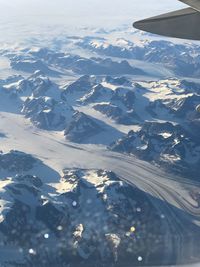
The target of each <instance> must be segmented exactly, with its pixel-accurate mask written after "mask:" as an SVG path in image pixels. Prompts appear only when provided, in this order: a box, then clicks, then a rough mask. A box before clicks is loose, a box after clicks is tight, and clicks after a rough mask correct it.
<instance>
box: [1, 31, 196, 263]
mask: <svg viewBox="0 0 200 267" xmlns="http://www.w3.org/2000/svg"><path fill="white" fill-rule="evenodd" d="M135 34H136V37H137V33H135ZM111 36H112V38H111ZM136 37H134V38H136ZM129 38H130V36H129ZM131 38H132V35H131ZM137 38H138V37H137ZM140 38H141V36H140ZM66 40H67V41H66ZM38 43H39V40H38ZM48 44H50V45H48V46H49V47H51V48H47V47H44V46H43V44H40V45H38V46H27V45H26V46H24V45H23V46H22V45H21V46H20V45H17V46H8V47H6V49H5V48H2V49H1V50H0V54H1V60H0V68H1V72H0V78H1V80H0V144H1V146H0V149H1V151H2V152H1V153H0V178H1V181H0V236H1V242H0V263H1V264H2V266H6V267H7V266H27V267H29V266H34V267H35V266H39V267H40V266H41V267H42V266H58V267H61V266H69V267H76V266H84V267H86V266H87V267H88V266H91V267H93V266H98V267H103V266H105V267H107V266H116V267H118V266H119V267H122V266H123V267H125V266H127V267H129V266H138V265H139V266H141V265H142V266H146V265H148V266H155V265H156V266H160V265H180V264H194V263H197V262H198V261H199V260H200V258H199V255H200V254H199V252H200V251H199V247H200V246H199V245H200V238H199V235H200V208H199V205H200V190H199V186H200V176H199V171H200V168H199V163H200V140H199V130H200V113H199V105H200V84H199V80H198V74H199V73H198V66H199V57H198V53H199V48H198V47H197V46H196V45H192V44H181V45H180V44H177V43H173V42H166V41H161V40H154V39H153V40H152V41H147V40H146V41H144V40H139V39H137V42H136V41H135V43H134V42H131V41H130V39H129V40H125V39H123V38H121V39H119V38H117V39H115V40H113V34H110V33H105V32H103V33H102V32H100V33H97V34H96V35H95V37H94V38H93V37H88V36H84V37H80V36H76V37H75V36H67V37H65V39H63V40H62V39H61V40H60V41H57V45H58V46H59V47H60V48H59V49H58V48H56V49H55V48H53V47H54V41H51V42H50V41H49V43H48ZM155 49H158V50H159V53H155ZM167 55H169V56H167ZM175 55H176V56H175ZM177 58H179V59H180V58H181V60H177V61H176V59H177ZM191 65H194V66H195V67H194V68H193V70H192V71H191ZM186 73H187V74H186ZM97 259H98V262H97ZM194 266H195V265H194Z"/></svg>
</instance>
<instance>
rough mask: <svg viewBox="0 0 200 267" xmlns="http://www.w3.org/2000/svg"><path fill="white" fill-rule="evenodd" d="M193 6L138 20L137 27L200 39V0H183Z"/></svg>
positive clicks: (148, 30) (169, 34) (135, 25)
mask: <svg viewBox="0 0 200 267" xmlns="http://www.w3.org/2000/svg"><path fill="white" fill-rule="evenodd" d="M181 2H184V3H186V4H188V5H190V6H191V7H192V8H185V9H182V10H178V11H174V12H170V13H167V14H163V15H160V16H156V17H152V18H149V19H144V20H141V21H137V22H135V23H134V24H133V26H134V27H135V28H137V29H140V30H143V31H147V32H151V33H155V34H160V35H164V36H170V37H176V38H183V39H192V40H200V27H199V26H200V13H199V10H200V0H181Z"/></svg>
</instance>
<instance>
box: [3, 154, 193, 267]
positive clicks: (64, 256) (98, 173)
mask: <svg viewBox="0 0 200 267" xmlns="http://www.w3.org/2000/svg"><path fill="white" fill-rule="evenodd" d="M8 163H9V164H8ZM9 165H10V166H9ZM40 165H42V163H41V162H40V161H38V160H37V159H35V158H33V157H32V156H30V155H27V154H24V153H21V152H19V151H11V152H9V153H7V154H3V153H2V154H1V155H0V172H1V182H0V198H1V200H0V203H1V205H0V207H1V216H0V235H1V245H0V249H1V247H2V246H4V247H5V248H6V249H7V251H9V246H10V254H9V252H7V253H8V255H10V257H8V258H7V260H6V263H7V264H8V266H9V264H11V265H12V266H23V265H26V266H31V265H32V266H38V265H39V266H47V265H49V264H50V265H52V264H53V265H54V266H65V265H67V264H70V265H72V266H78V265H81V266H93V264H94V262H95V261H96V259H97V258H98V266H107V265H110V264H112V265H113V266H120V265H122V264H126V265H127V266H129V265H130V264H133V263H134V264H137V263H138V262H142V261H144V262H148V263H156V262H160V261H161V262H162V261H163V260H162V258H163V257H167V255H168V253H170V250H171V248H170V247H168V248H165V239H166V238H167V236H168V235H169V234H170V232H168V231H169V229H168V230H167V228H166V222H165V220H164V214H161V213H160V212H159V211H158V210H157V209H156V208H155V207H154V206H153V205H152V201H151V199H149V197H148V196H147V195H146V194H145V193H144V192H142V191H141V190H139V189H138V188H136V187H133V186H131V185H129V184H128V183H126V182H124V181H121V180H120V179H119V178H118V177H117V175H116V174H115V173H113V172H110V171H106V170H92V169H90V170H86V169H65V170H64V171H63V175H62V176H60V177H59V180H58V181H57V182H56V183H51V184H45V183H44V182H43V181H42V179H41V178H40V177H38V176H36V175H34V169H35V167H36V166H37V167H38V168H39V167H40ZM2 172H3V173H5V174H4V175H3V174H2ZM6 173H7V174H6ZM8 175H9V176H8ZM157 201H158V200H157ZM160 205H161V206H162V207H163V208H164V203H162V202H160ZM188 227H191V230H194V231H195V232H196V231H197V229H196V228H195V227H194V226H192V225H188ZM152 243H153V244H154V246H152ZM11 244H12V249H11ZM15 247H18V248H19V250H18V252H17V251H15ZM164 248H165V249H164ZM14 253H15V254H16V255H17V257H14V256H13V255H14ZM194 254H195V253H194ZM11 255H12V257H11ZM157 255H159V256H157ZM155 256H156V259H155Z"/></svg>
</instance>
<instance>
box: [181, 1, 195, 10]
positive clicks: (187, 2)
mask: <svg viewBox="0 0 200 267" xmlns="http://www.w3.org/2000/svg"><path fill="white" fill-rule="evenodd" d="M179 1H180V2H182V3H184V4H186V5H188V6H190V7H192V8H194V9H196V10H197V11H200V1H199V0H179Z"/></svg>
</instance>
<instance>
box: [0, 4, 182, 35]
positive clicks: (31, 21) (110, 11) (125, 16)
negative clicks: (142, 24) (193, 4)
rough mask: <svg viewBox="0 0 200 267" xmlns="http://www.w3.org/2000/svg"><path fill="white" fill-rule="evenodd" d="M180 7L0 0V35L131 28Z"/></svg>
mask: <svg viewBox="0 0 200 267" xmlns="http://www.w3.org/2000/svg"><path fill="white" fill-rule="evenodd" d="M181 7H185V6H184V5H183V4H182V3H180V2H178V1H176V0H55V1H53V0H10V1H9V2H8V1H6V0H0V35H1V37H0V38H1V39H2V36H4V37H6V36H11V35H12V34H13V36H22V35H26V34H28V33H31V34H33V33H36V32H38V31H40V30H42V29H44V28H45V27H51V28H53V27H54V26H55V27H56V26H60V27H61V26H62V27H63V29H64V28H65V27H68V26H69V27H70V26H76V27H85V26H87V27H89V26H90V27H95V26H98V27H102V28H106V27H109V26H113V27H115V26H120V25H122V24H127V25H130V27H131V25H132V23H133V21H135V20H137V19H142V18H145V17H147V16H153V15H157V14H159V13H162V12H167V11H171V10H173V9H176V8H177V9H178V8H181ZM5 33H6V35H5Z"/></svg>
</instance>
